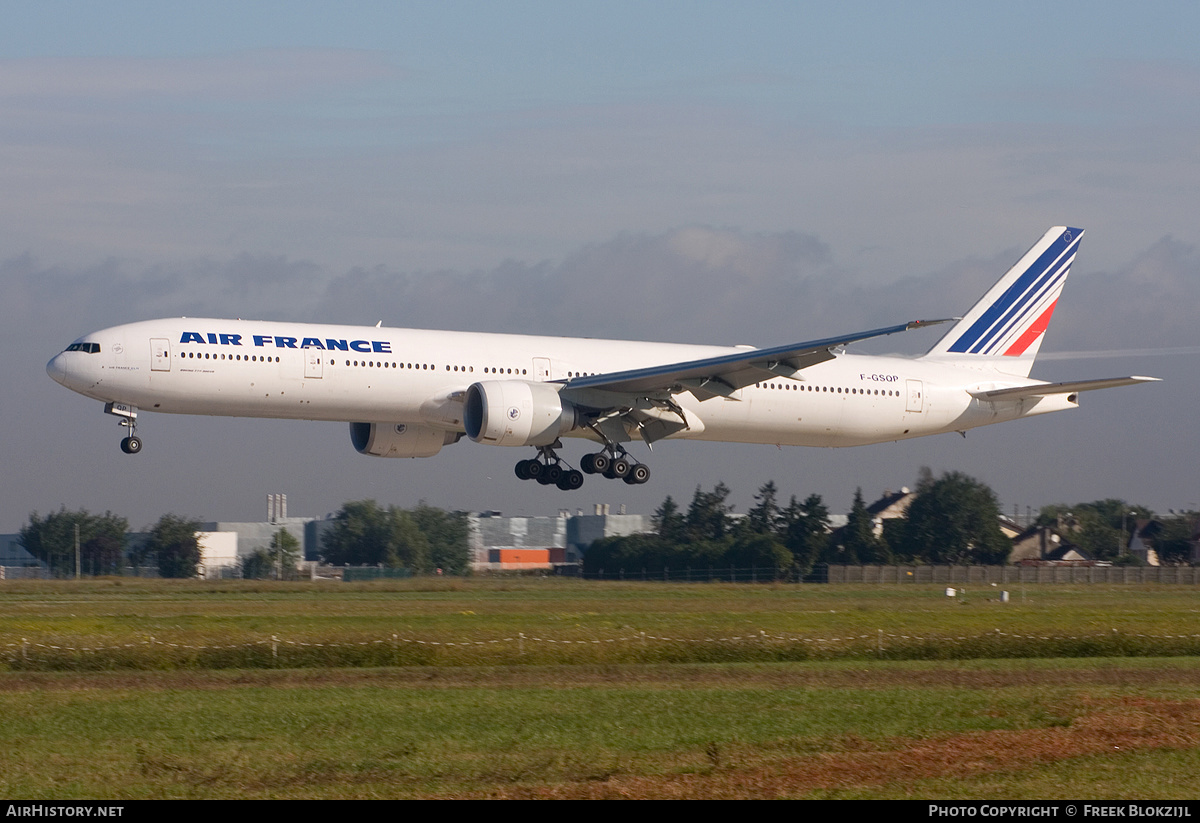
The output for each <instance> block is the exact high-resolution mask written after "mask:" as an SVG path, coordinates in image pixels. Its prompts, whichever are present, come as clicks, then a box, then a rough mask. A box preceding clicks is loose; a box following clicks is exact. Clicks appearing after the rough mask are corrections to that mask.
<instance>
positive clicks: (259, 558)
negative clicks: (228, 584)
mask: <svg viewBox="0 0 1200 823" xmlns="http://www.w3.org/2000/svg"><path fill="white" fill-rule="evenodd" d="M238 565H239V566H240V567H241V572H242V579H243V580H268V579H270V578H271V577H272V576H273V575H274V574H275V558H273V557H272V556H271V552H270V551H268V550H267V549H255V550H254V551H253V552H251V553H250V554H248V555H246V556H245V557H243V558H242V559H241V560H240V561H239V562H238Z"/></svg>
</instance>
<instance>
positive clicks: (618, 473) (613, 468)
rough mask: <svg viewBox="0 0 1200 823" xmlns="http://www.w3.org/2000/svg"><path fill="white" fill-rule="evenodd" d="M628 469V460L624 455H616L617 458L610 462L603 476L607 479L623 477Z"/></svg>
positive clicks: (627, 472)
mask: <svg viewBox="0 0 1200 823" xmlns="http://www.w3.org/2000/svg"><path fill="white" fill-rule="evenodd" d="M629 469H630V464H629V460H627V459H626V458H624V457H618V458H617V459H615V460H613V462H612V464H611V465H610V466H609V467H608V471H606V472H605V473H604V476H605V477H607V478H608V479H609V480H616V479H618V478H624V477H625V476H626V475H627V474H629Z"/></svg>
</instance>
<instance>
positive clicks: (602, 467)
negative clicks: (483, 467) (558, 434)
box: [515, 441, 650, 492]
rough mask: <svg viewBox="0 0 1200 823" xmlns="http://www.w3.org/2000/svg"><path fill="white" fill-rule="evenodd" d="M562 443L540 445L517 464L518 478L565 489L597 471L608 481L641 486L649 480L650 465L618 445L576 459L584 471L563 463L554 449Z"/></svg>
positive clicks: (575, 486)
mask: <svg viewBox="0 0 1200 823" xmlns="http://www.w3.org/2000/svg"><path fill="white" fill-rule="evenodd" d="M561 446H562V444H561V443H559V442H557V441H556V442H555V443H554V444H553V445H551V446H539V447H538V456H537V457H535V458H533V459H532V460H522V461H520V462H518V463H517V465H516V467H515V471H516V475H517V477H519V478H521V479H522V480H536V481H537V482H539V483H541V484H542V485H543V486H558V487H559V488H560V489H562V490H563V491H565V492H567V491H574V490H575V489H578V488H579V487H580V486H582V485H583V475H584V474H585V473H586V474H600V475H603V476H605V477H607V478H608V479H610V480H617V479H620V480H624V481H625V482H626V483H628V484H629V485H631V486H640V485H641V484H642V483H645V482H646V481H647V480H649V479H650V468H649V467H648V466H647V465H646V464H645V463H638V462H637V461H636V460H634V459H633V458H632V457H630V456H629V455H628V453H626V451H625V450H624V449H622V448H621V447H620V446H606V447H605V449H604V451H599V452H596V453H595V454H585V455H584V456H583V459H582V460H580V461H579V467H580V468H581V469H583V472H580V471H578V470H576V469H572V468H571V467H570V466H568V465H567V464H566V463H565V462H563V459H562V458H561V457H559V456H558V453H557V452H556V451H555V450H556V449H558V448H560V447H561Z"/></svg>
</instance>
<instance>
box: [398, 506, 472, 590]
mask: <svg viewBox="0 0 1200 823" xmlns="http://www.w3.org/2000/svg"><path fill="white" fill-rule="evenodd" d="M410 515H411V517H412V519H413V521H414V522H415V523H416V526H417V528H418V529H420V531H421V533H422V534H423V535H424V536H425V540H426V541H427V542H428V544H429V560H428V563H429V566H430V568H429V569H427V570H428V571H434V570H437V569H441V570H442V574H467V573H469V572H470V570H471V549H470V545H469V538H470V532H471V530H470V527H469V526H468V525H467V515H466V514H464V513H463V512H448V511H445V510H444V509H438V508H434V507H433V506H427V505H425V503H423V502H422V503H420V504H418V505H417V507H416V508H415V509H413V510H412V511H411V512H410Z"/></svg>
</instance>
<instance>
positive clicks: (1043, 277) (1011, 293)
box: [930, 226, 1083, 360]
mask: <svg viewBox="0 0 1200 823" xmlns="http://www.w3.org/2000/svg"><path fill="white" fill-rule="evenodd" d="M1081 237H1083V230H1082V229H1075V228H1068V227H1066V226H1055V227H1054V228H1052V229H1050V230H1049V231H1048V232H1046V233H1045V234H1044V235H1043V236H1042V239H1041V240H1039V241H1038V242H1037V243H1035V244H1034V246H1033V247H1032V248H1031V249H1030V250H1029V251H1028V252H1026V253H1025V255H1024V256H1023V257H1022V258H1021V259H1020V260H1019V261H1018V262H1017V264H1016V265H1015V266H1013V267H1012V268H1011V269H1009V271H1008V273H1007V274H1006V275H1005V276H1004V277H1003V278H1001V280H1000V282H998V283H997V284H996V285H995V286H993V287H992V288H991V289H990V290H989V291H988V293H987V294H985V295H984V296H983V298H982V299H981V300H980V301H979V302H978V303H976V304H975V306H973V307H972V308H971V310H970V311H969V312H967V314H966V316H964V317H963V319H962V320H960V321H959V322H958V323H957V324H955V326H954V327H953V328H952V329H951V330H950V331H949V333H947V334H946V336H945V337H943V338H942V339H941V340H940V341H939V342H938V344H937V345H936V346H934V347H933V349H932V350H930V354H943V353H949V354H977V355H983V356H992V357H996V356H1004V357H1027V358H1029V359H1031V360H1032V358H1033V356H1034V355H1036V354H1037V351H1038V348H1039V347H1040V346H1041V342H1042V335H1043V334H1044V333H1045V331H1046V327H1047V326H1048V325H1049V323H1050V318H1051V316H1052V315H1053V314H1054V307H1055V305H1057V302H1058V297H1059V295H1060V294H1061V293H1062V288H1063V284H1064V283H1065V282H1066V279H1067V274H1068V273H1069V272H1070V270H1071V263H1072V262H1074V260H1075V255H1076V253H1077V252H1078V251H1079V240H1080V238H1081Z"/></svg>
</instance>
